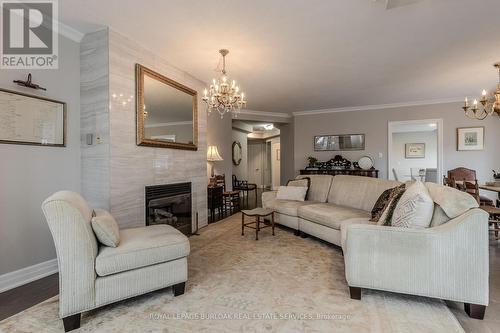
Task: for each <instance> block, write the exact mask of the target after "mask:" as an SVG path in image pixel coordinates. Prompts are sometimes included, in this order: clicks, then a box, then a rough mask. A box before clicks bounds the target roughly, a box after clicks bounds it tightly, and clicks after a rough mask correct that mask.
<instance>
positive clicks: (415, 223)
mask: <svg viewBox="0 0 500 333" xmlns="http://www.w3.org/2000/svg"><path fill="white" fill-rule="evenodd" d="M433 213H434V201H433V200H432V198H431V196H430V195H429V191H427V188H426V187H425V185H424V183H422V182H421V181H416V182H414V183H413V184H412V185H411V186H410V187H408V188H407V189H406V191H405V192H404V194H403V195H402V196H401V199H400V200H399V202H398V204H397V205H396V208H395V209H394V214H393V215H392V219H391V225H392V226H394V227H402V228H413V229H424V228H428V227H429V226H430V224H431V220H432V214H433Z"/></svg>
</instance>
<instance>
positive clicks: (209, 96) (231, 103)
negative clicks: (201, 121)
mask: <svg viewBox="0 0 500 333" xmlns="http://www.w3.org/2000/svg"><path fill="white" fill-rule="evenodd" d="M219 53H220V54H221V55H222V70H221V76H220V78H219V79H213V80H212V84H211V85H210V87H209V88H208V89H205V92H204V96H203V100H204V101H205V102H206V103H207V106H208V108H207V109H208V112H209V113H211V112H212V111H217V112H218V113H219V114H220V117H221V119H222V118H223V117H224V114H225V113H229V112H231V113H233V114H234V115H237V114H238V113H239V112H240V111H241V108H242V107H244V106H246V104H247V101H246V100H245V94H244V93H243V92H241V93H240V88H239V87H238V86H237V85H236V81H235V80H232V81H230V80H229V79H228V77H227V76H226V55H227V54H228V53H229V50H226V49H222V50H219Z"/></svg>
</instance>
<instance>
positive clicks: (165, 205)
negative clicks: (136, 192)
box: [146, 183, 192, 235]
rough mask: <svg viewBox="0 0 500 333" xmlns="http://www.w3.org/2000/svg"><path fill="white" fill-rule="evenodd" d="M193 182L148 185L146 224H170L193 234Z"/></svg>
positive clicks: (183, 231) (186, 233)
mask: <svg viewBox="0 0 500 333" xmlns="http://www.w3.org/2000/svg"><path fill="white" fill-rule="evenodd" d="M191 201H192V199H191V183H178V184H166V185H155V186H146V225H156V224H168V225H171V226H172V227H174V228H176V229H178V230H179V231H181V232H182V233H183V234H185V235H191V230H192V223H191Z"/></svg>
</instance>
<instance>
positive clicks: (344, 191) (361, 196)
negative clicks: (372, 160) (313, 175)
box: [328, 175, 401, 212]
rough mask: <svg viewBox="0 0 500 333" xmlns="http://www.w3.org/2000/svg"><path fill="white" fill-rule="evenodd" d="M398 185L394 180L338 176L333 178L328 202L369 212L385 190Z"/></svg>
mask: <svg viewBox="0 0 500 333" xmlns="http://www.w3.org/2000/svg"><path fill="white" fill-rule="evenodd" d="M398 185H401V183H400V182H397V181H394V180H385V179H378V178H370V177H361V176H346V175H338V176H335V177H334V178H333V182H332V186H331V190H330V193H329V195H328V202H329V203H333V204H335V205H339V206H345V207H351V208H355V209H362V210H365V211H367V212H369V211H371V210H372V208H373V206H374V205H375V202H376V201H377V199H378V198H379V197H380V195H381V194H382V193H383V192H384V191H385V190H387V189H389V188H392V187H396V186H398Z"/></svg>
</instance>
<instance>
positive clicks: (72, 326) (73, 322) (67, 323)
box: [62, 313, 81, 332]
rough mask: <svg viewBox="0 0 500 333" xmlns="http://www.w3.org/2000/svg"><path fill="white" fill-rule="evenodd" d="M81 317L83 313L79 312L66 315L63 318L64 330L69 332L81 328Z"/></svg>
mask: <svg viewBox="0 0 500 333" xmlns="http://www.w3.org/2000/svg"><path fill="white" fill-rule="evenodd" d="M80 318H81V314H80V313H77V314H75V315H72V316H68V317H64V318H63V319H62V320H63V325H64V332H69V331H72V330H76V329H78V328H80Z"/></svg>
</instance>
